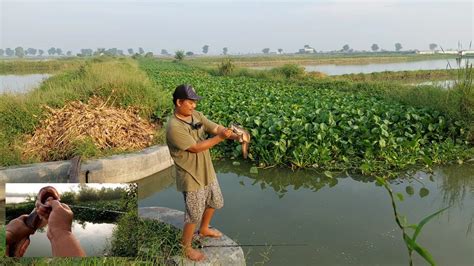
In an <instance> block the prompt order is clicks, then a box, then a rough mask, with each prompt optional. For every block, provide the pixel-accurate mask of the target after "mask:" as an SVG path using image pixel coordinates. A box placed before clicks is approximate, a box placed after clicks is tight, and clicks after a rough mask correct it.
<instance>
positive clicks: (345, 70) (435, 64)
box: [252, 59, 466, 76]
mask: <svg viewBox="0 0 474 266" xmlns="http://www.w3.org/2000/svg"><path fill="white" fill-rule="evenodd" d="M448 62H449V64H450V65H451V68H453V69H456V68H457V66H458V64H457V63H456V59H438V60H425V61H411V62H398V63H373V64H354V65H345V64H344V65H335V64H326V65H307V66H304V67H305V70H306V71H307V72H314V71H318V72H323V73H325V74H327V75H330V76H333V75H343V74H356V73H372V72H383V71H413V70H434V69H447V65H448ZM465 63H466V61H465V60H463V61H462V62H461V66H464V65H465ZM252 68H253V69H270V68H271V67H252Z"/></svg>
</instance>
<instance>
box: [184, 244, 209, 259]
mask: <svg viewBox="0 0 474 266" xmlns="http://www.w3.org/2000/svg"><path fill="white" fill-rule="evenodd" d="M184 255H186V257H187V258H188V259H190V260H192V261H202V260H204V259H205V258H206V256H205V255H204V253H202V252H201V251H199V250H197V249H194V248H192V247H187V248H185V249H184Z"/></svg>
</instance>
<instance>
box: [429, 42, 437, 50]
mask: <svg viewBox="0 0 474 266" xmlns="http://www.w3.org/2000/svg"><path fill="white" fill-rule="evenodd" d="M436 48H438V45H437V44H436V43H430V50H431V51H434V50H436Z"/></svg>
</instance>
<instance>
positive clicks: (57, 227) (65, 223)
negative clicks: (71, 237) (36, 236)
mask: <svg viewBox="0 0 474 266" xmlns="http://www.w3.org/2000/svg"><path fill="white" fill-rule="evenodd" d="M46 204H47V205H50V206H51V207H52V210H51V213H50V214H49V218H48V232H47V236H48V238H49V240H53V239H55V238H58V237H60V236H62V235H64V234H70V233H71V225H72V218H73V216H74V214H73V213H72V211H71V208H69V206H67V205H66V204H64V203H61V202H59V201H58V200H54V199H52V198H49V199H48V200H47V201H46Z"/></svg>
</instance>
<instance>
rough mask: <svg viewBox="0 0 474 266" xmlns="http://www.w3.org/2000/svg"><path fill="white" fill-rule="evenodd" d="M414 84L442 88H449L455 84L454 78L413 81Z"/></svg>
mask: <svg viewBox="0 0 474 266" xmlns="http://www.w3.org/2000/svg"><path fill="white" fill-rule="evenodd" d="M412 85H415V86H435V87H439V88H442V89H451V88H453V87H454V85H456V81H455V80H437V81H424V82H420V83H414V84H412Z"/></svg>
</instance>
